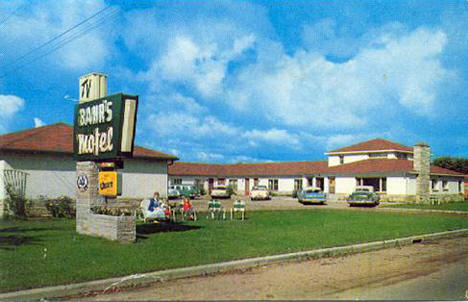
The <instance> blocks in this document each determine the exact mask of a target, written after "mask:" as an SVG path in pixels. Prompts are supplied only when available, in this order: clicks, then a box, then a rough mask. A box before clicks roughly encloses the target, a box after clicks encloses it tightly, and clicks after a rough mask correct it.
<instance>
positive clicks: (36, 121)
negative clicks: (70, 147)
mask: <svg viewBox="0 0 468 302" xmlns="http://www.w3.org/2000/svg"><path fill="white" fill-rule="evenodd" d="M44 125H45V123H44V122H43V121H42V120H41V119H40V118H37V117H35V118H34V128H37V127H42V126H44Z"/></svg>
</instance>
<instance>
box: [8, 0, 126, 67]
mask: <svg viewBox="0 0 468 302" xmlns="http://www.w3.org/2000/svg"><path fill="white" fill-rule="evenodd" d="M19 5H26V4H19ZM105 6H106V4H105V2H104V1H101V0H97V1H76V0H66V1H41V2H40V3H36V4H35V5H30V6H28V9H21V10H20V11H19V12H18V13H16V14H14V15H13V16H12V17H11V18H10V19H9V20H8V22H6V23H5V24H4V25H3V28H2V30H1V31H0V46H2V49H3V51H4V54H5V57H6V58H7V59H8V60H10V61H12V62H16V61H15V60H16V59H17V58H19V57H21V56H22V55H24V54H28V55H27V56H26V57H25V58H24V59H22V60H21V61H19V62H18V64H24V63H25V62H31V60H32V59H34V58H37V57H41V56H43V55H44V56H45V55H46V54H47V56H46V57H45V58H44V59H43V60H45V61H47V62H49V63H50V65H52V64H53V65H54V66H56V67H59V68H65V69H72V70H86V69H89V68H90V67H94V68H96V67H100V66H104V63H105V61H106V59H107V58H108V57H109V56H110V54H111V53H112V43H110V42H111V41H112V40H113V38H114V36H115V35H116V33H114V34H112V30H111V29H112V28H113V27H115V25H111V24H110V22H103V21H105V20H108V21H111V20H112V18H116V16H115V15H112V16H111V15H110V13H111V12H117V11H118V8H116V7H112V8H110V9H108V10H106V11H105V12H104V13H102V14H101V15H99V16H97V17H96V18H93V19H90V20H89V21H86V22H85V23H83V24H82V25H80V26H78V27H76V28H75V29H73V30H71V31H69V32H67V33H65V34H63V35H62V36H59V35H61V34H62V33H64V32H65V31H66V30H68V29H71V28H72V27H73V26H75V25H77V24H78V23H80V22H82V21H84V20H85V19H87V18H89V17H90V16H92V15H93V14H95V13H96V12H98V11H100V10H101V9H103V8H104V7H105ZM112 26H113V27H112ZM74 37H76V39H74V40H72V38H74ZM53 38H55V39H54V40H52V39H53ZM48 41H50V43H47V44H45V45H43V44H44V43H46V42H48ZM67 42H70V43H69V44H67ZM42 45H43V46H42ZM40 46H41V47H40ZM39 47H40V48H39ZM36 48H37V49H36ZM32 49H36V50H34V51H33V52H31V53H30V54H29V52H30V51H31V50H32ZM34 61H35V60H33V61H32V62H31V63H30V64H32V63H34ZM15 66H16V65H15Z"/></svg>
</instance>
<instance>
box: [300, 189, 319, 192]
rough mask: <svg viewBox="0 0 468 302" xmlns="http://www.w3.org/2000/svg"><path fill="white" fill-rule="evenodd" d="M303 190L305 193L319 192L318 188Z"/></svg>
mask: <svg viewBox="0 0 468 302" xmlns="http://www.w3.org/2000/svg"><path fill="white" fill-rule="evenodd" d="M304 192H306V193H320V190H319V189H308V190H305V191H304Z"/></svg>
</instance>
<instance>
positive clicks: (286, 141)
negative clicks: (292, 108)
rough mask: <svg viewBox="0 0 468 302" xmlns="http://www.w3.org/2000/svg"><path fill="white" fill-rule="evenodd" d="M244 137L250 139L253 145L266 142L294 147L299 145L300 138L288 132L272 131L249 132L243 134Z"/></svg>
mask: <svg viewBox="0 0 468 302" xmlns="http://www.w3.org/2000/svg"><path fill="white" fill-rule="evenodd" d="M243 137H245V138H247V139H249V141H250V142H252V143H253V144H255V145H256V144H258V142H266V143H271V144H275V145H284V146H286V145H293V146H296V145H298V144H299V137H298V136H297V135H293V134H290V133H288V132H287V131H286V130H280V129H270V130H266V131H261V130H256V129H255V130H249V131H247V132H246V133H244V134H243Z"/></svg>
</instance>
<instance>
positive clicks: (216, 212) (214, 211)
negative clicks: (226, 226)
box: [208, 200, 226, 219]
mask: <svg viewBox="0 0 468 302" xmlns="http://www.w3.org/2000/svg"><path fill="white" fill-rule="evenodd" d="M221 212H223V219H226V211H225V210H224V208H223V206H222V205H221V202H219V201H218V200H210V202H208V213H209V215H211V219H215V216H216V217H218V219H219V217H220V216H221Z"/></svg>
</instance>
